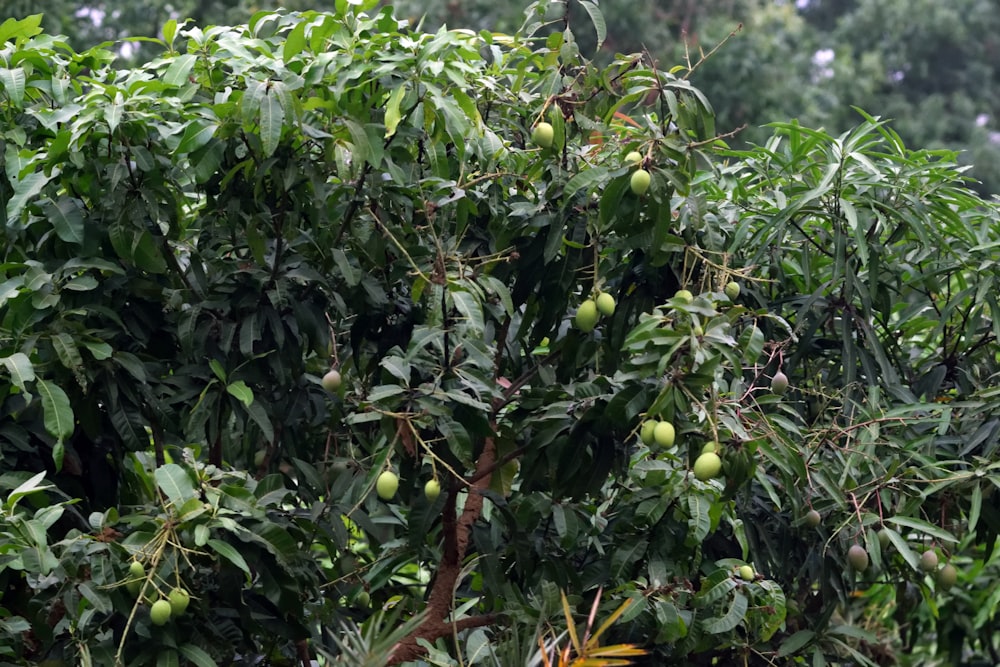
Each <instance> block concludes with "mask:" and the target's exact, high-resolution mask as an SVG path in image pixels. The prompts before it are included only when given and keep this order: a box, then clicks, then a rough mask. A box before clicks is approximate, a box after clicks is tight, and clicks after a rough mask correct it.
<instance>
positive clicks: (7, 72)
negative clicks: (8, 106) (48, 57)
mask: <svg viewBox="0 0 1000 667" xmlns="http://www.w3.org/2000/svg"><path fill="white" fill-rule="evenodd" d="M26 81H27V77H26V76H25V74H24V68H22V67H15V68H14V69H3V68H0V85H2V86H3V92H4V94H5V95H6V96H7V99H9V100H10V101H11V103H12V104H13V106H14V108H16V109H20V108H21V107H23V106H24V85H25V83H26Z"/></svg>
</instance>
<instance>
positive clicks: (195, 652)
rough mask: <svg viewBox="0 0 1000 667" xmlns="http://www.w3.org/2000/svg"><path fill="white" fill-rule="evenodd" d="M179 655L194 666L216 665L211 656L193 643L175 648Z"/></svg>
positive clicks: (206, 666) (210, 666)
mask: <svg viewBox="0 0 1000 667" xmlns="http://www.w3.org/2000/svg"><path fill="white" fill-rule="evenodd" d="M177 650H178V651H180V653H181V655H183V656H184V657H185V658H187V659H188V660H190V661H191V662H192V663H194V665H195V667H218V665H217V664H216V662H215V660H212V656H210V655H209V654H208V653H206V652H205V650H204V649H202V648H199V647H197V646H195V645H194V644H184V645H182V646H179V647H178V648H177Z"/></svg>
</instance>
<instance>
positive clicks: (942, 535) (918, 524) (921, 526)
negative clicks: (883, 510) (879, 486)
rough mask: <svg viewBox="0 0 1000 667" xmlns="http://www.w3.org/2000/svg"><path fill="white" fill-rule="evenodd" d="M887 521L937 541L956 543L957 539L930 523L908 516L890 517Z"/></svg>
mask: <svg viewBox="0 0 1000 667" xmlns="http://www.w3.org/2000/svg"><path fill="white" fill-rule="evenodd" d="M887 521H891V522H892V523H894V524H896V525H897V526H906V527H907V528H912V529H914V530H918V531H920V532H922V533H926V534H927V535H930V536H932V537H936V538H938V539H939V540H944V541H945V542H958V539H957V538H956V537H955V536H954V535H952V534H951V533H949V532H948V531H947V530H944V529H943V528H939V527H937V526H935V525H934V524H932V523H928V522H927V521H924V520H923V519H916V518H914V517H909V516H891V517H889V518H888V519H887Z"/></svg>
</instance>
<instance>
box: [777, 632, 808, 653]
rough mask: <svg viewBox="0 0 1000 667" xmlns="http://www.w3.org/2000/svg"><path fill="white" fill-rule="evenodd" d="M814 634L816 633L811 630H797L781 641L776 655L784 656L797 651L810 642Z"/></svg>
mask: <svg viewBox="0 0 1000 667" xmlns="http://www.w3.org/2000/svg"><path fill="white" fill-rule="evenodd" d="M815 636H816V633H815V632H813V631H812V630H799V631H798V632H796V633H795V634H794V635H792V636H791V637H789V638H788V639H786V640H785V641H783V642H781V648H779V649H778V657H779V658H785V657H787V656H790V655H793V654H795V653H797V652H798V651H799V650H800V649H802V648H803V647H804V646H806V645H807V644H808V643H809V642H811V641H812V640H813V638H814V637H815Z"/></svg>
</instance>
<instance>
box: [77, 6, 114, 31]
mask: <svg viewBox="0 0 1000 667" xmlns="http://www.w3.org/2000/svg"><path fill="white" fill-rule="evenodd" d="M75 16H76V17H77V18H81V19H83V18H88V19H90V20H91V21H92V22H93V24H94V25H96V26H97V27H98V28H100V27H101V24H103V23H104V17H105V16H107V12H105V11H104V10H103V9H94V8H93V7H80V8H79V9H78V10H76V12H75Z"/></svg>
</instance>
